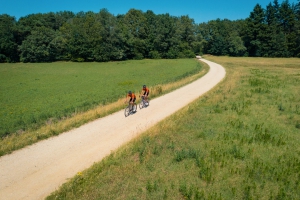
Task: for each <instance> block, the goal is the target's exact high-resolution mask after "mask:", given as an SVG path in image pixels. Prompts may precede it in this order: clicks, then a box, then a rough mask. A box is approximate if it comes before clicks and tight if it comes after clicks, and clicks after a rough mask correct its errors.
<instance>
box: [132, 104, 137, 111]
mask: <svg viewBox="0 0 300 200" xmlns="http://www.w3.org/2000/svg"><path fill="white" fill-rule="evenodd" d="M136 111H137V105H136V103H135V104H134V105H133V108H132V112H133V113H135V112H136Z"/></svg>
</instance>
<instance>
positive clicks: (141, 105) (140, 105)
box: [139, 101, 144, 109]
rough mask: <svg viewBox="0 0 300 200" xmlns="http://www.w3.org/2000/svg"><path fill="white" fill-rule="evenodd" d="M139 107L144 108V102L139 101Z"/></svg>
mask: <svg viewBox="0 0 300 200" xmlns="http://www.w3.org/2000/svg"><path fill="white" fill-rule="evenodd" d="M139 107H140V109H142V108H144V102H143V101H141V103H140V104H139Z"/></svg>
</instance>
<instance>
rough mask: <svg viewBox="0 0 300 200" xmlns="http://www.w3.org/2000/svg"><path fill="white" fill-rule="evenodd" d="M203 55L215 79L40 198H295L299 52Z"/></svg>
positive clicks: (299, 163) (299, 162)
mask: <svg viewBox="0 0 300 200" xmlns="http://www.w3.org/2000/svg"><path fill="white" fill-rule="evenodd" d="M206 58H207V59H209V60H211V61H214V62H217V63H220V64H221V65H223V66H224V67H225V68H226V72H227V75H226V78H225V80H224V81H223V82H222V83H220V84H219V86H218V87H216V88H214V89H213V90H212V91H210V92H208V93H207V94H205V95H204V96H202V97H200V98H199V99H198V100H196V101H194V102H193V103H192V104H190V105H188V106H186V107H185V108H183V109H182V110H180V111H179V112H177V113H175V114H174V115H172V116H170V117H168V118H167V119H166V120H164V121H162V122H160V123H159V124H158V125H156V126H155V127H153V128H151V129H150V130H148V131H147V132H145V133H144V134H142V135H141V136H140V137H139V138H137V139H135V141H133V142H131V143H129V144H127V145H125V146H123V147H122V148H121V149H119V150H117V151H116V152H113V153H112V154H111V155H110V156H108V157H107V158H105V159H104V160H103V161H101V162H99V163H96V164H94V165H93V166H92V167H91V168H90V169H88V170H86V171H84V172H82V176H76V177H74V178H73V179H71V180H70V181H69V182H68V183H66V184H64V185H63V186H62V187H61V188H60V190H59V191H57V192H55V193H53V194H52V195H51V196H49V197H48V199H213V200H215V199H299V198H300V174H299V171H300V148H299V147H300V144H299V143H300V135H299V131H300V129H299V127H298V126H297V124H299V122H300V112H299V105H300V104H299V102H300V94H299V91H300V82H299V81H300V79H299V73H300V64H299V63H300V59H265V58H230V57H206Z"/></svg>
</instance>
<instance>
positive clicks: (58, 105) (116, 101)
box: [0, 59, 207, 156]
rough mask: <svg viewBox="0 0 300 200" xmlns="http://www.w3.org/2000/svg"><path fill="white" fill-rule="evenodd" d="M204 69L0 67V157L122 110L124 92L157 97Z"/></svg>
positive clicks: (140, 63)
mask: <svg viewBox="0 0 300 200" xmlns="http://www.w3.org/2000/svg"><path fill="white" fill-rule="evenodd" d="M203 66H204V65H202V64H200V63H199V61H197V60H196V59H175V60H165V59H159V60H135V61H123V62H107V63H96V62H91V63H72V62H55V63H35V64H32V63H17V64H1V65H0V90H1V96H0V107H1V110H0V116H1V118H0V138H1V140H0V146H1V147H0V156H1V155H4V154H7V153H9V152H11V151H13V150H16V149H19V148H22V147H24V146H26V145H28V144H32V143H34V142H37V141H39V140H42V139H45V138H48V137H51V136H53V135H58V134H60V133H61V132H64V131H67V130H70V129H71V128H74V127H78V126H80V125H82V124H84V123H86V122H88V121H91V120H94V119H97V118H99V117H103V116H105V115H107V114H110V113H112V112H114V111H117V110H119V109H122V108H123V107H124V104H123V103H121V102H124V100H125V95H126V93H127V92H128V90H132V91H134V92H136V93H139V91H140V90H141V88H142V85H143V84H146V85H147V86H148V87H150V89H151V96H152V97H155V96H159V95H161V94H163V93H165V92H168V91H169V90H172V89H174V88H176V87H179V86H180V85H182V84H186V82H188V81H191V80H189V79H190V78H192V79H193V80H194V79H195V78H197V77H198V76H199V75H203V74H204V73H205V71H207V68H206V70H205V69H204V68H203ZM195 75H196V76H195ZM194 76H195V77H194ZM183 80H185V81H183ZM182 81H183V82H182ZM176 83H177V85H176ZM121 99H122V100H121Z"/></svg>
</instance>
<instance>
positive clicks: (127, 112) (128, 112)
mask: <svg viewBox="0 0 300 200" xmlns="http://www.w3.org/2000/svg"><path fill="white" fill-rule="evenodd" d="M124 114H125V117H128V115H129V114H130V109H129V106H127V107H126V108H125V111H124Z"/></svg>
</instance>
